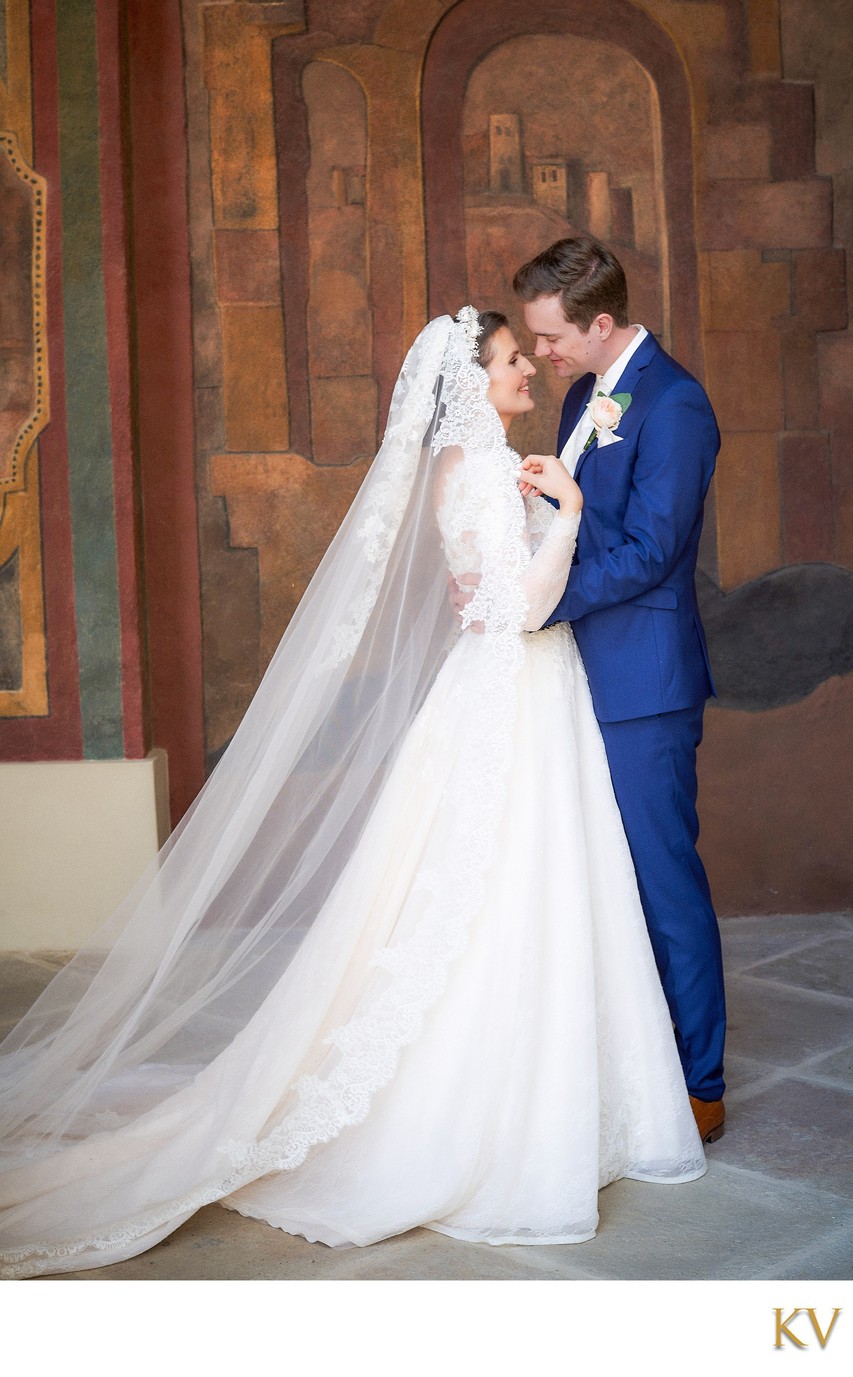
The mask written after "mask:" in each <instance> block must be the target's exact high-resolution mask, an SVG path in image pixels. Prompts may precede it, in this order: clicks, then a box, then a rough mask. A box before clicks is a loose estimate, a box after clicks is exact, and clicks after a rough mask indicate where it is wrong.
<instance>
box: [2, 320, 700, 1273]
mask: <svg viewBox="0 0 853 1377" xmlns="http://www.w3.org/2000/svg"><path fill="white" fill-rule="evenodd" d="M533 372H534V369H533V367H532V366H531V364H530V363H529V362H528V361H527V360H526V359H525V358H524V357H523V356H522V355H521V353H520V351H519V348H518V345H517V344H516V342H515V340H514V339H513V337H512V334H511V333H510V330H509V328H508V325H507V322H506V319H505V318H504V317H503V316H500V315H497V314H496V313H493V312H486V313H484V314H483V315H478V313H477V312H476V311H475V310H474V309H473V307H470V306H468V307H465V308H464V309H463V310H462V311H460V313H459V315H458V316H457V318H456V319H455V320H452V319H451V318H450V317H449V316H442V317H440V318H439V319H437V320H434V321H432V322H431V323H430V324H429V325H427V327H426V328H425V329H424V330H423V331H422V333H421V334H420V335H419V337H418V339H417V340H416V341H415V343H414V345H413V346H412V348H411V350H410V351H409V354H408V357H407V358H406V361H405V363H404V364H403V367H402V370H401V372H400V376H399V379H398V381H397V385H396V389H395V392H394V396H393V400H392V404H391V410H390V414H389V419H388V427H387V431H386V434H385V438H384V441H383V444H382V447H381V449H380V451H379V453H378V455H377V456H376V459H375V461H374V464H373V466H372V468H371V471H370V473H369V475H368V477H367V479H366V480H365V482H364V484H363V486H362V489H361V491H360V493H359V495H358V497H357V498H356V500H355V502H354V503H353V506H352V508H351V509H350V512H349V514H348V516H347V518H346V519H345V521H344V523H343V525H342V527H341V529H340V531H339V532H338V534H337V536H336V537H335V540H334V541H333V543H332V546H331V547H330V549H329V551H328V553H327V555H326V557H325V558H324V560H323V562H322V564H321V565H320V568H319V569H318V571H317V574H316V575H315V577H314V579H313V580H312V582H311V585H310V587H309V589H308V591H307V593H306V595H305V597H304V598H303V600H302V602H301V603H300V606H299V608H298V609H297V612H296V614H295V616H294V618H293V620H292V622H291V624H290V626H289V627H288V630H287V632H286V634H285V636H284V638H283V640H282V642H281V645H280V646H279V648H278V650H277V652H276V655H275V657H274V659H273V661H272V663H271V665H270V667H269V669H268V671H267V673H266V675H265V677H264V680H263V682H262V684H261V686H260V688H259V689H258V692H257V694H256V696H255V699H254V700H253V702H252V704H251V706H250V708H249V711H248V712H247V714H246V717H245V718H244V720H243V722H242V724H241V726H240V729H239V731H238V732H237V734H236V736H235V738H234V741H233V742H232V744H231V746H230V747H229V749H228V751H227V752H226V754H225V756H224V757H223V759H222V761H221V763H220V764H219V766H218V767H217V769H216V771H215V772H214V774H213V775H212V776H211V779H210V780H209V781H208V783H207V785H206V786H205V788H204V789H203V790H202V793H201V794H200V795H199V797H198V799H197V800H196V802H195V804H194V805H193V807H192V809H191V810H190V812H189V813H188V814H187V816H186V817H185V818H184V820H183V821H182V823H181V824H180V826H179V827H178V828H177V829H176V831H175V833H174V834H173V835H172V837H171V838H170V840H169V842H168V843H167V845H166V846H165V847H164V849H163V851H161V853H160V855H159V857H158V858H157V860H156V862H154V863H153V864H152V866H151V868H150V869H149V871H148V872H147V873H146V874H145V875H144V876H143V877H142V879H141V881H140V882H139V884H138V885H137V886H136V888H135V890H134V891H133V892H132V893H131V894H130V896H129V897H128V899H127V900H126V901H125V903H124V904H123V905H122V906H121V908H120V909H119V910H118V911H117V912H116V913H115V914H114V915H113V917H112V918H111V919H110V920H109V922H108V923H107V924H106V925H105V926H104V927H103V928H102V929H101V930H100V931H99V932H98V933H96V935H95V936H94V937H93V938H92V939H91V941H90V942H89V943H88V945H87V946H86V947H84V948H83V949H82V950H81V951H80V952H79V953H78V954H77V955H76V956H75V958H74V959H73V960H72V961H71V962H70V963H69V965H68V966H67V967H66V968H65V970H64V971H62V972H61V973H60V974H59V975H58V976H57V977H56V979H55V980H54V981H53V982H52V984H51V985H50V986H49V987H48V989H47V990H46V991H45V993H44V994H43V995H42V997H41V999H39V1000H38V1001H37V1002H36V1004H35V1006H34V1007H33V1009H32V1010H31V1011H30V1013H29V1014H28V1015H27V1017H26V1018H25V1019H24V1020H23V1021H22V1023H21V1024H20V1025H19V1026H18V1028H17V1029H16V1030H15V1031H14V1033H13V1034H11V1035H10V1037H9V1038H8V1039H7V1040H6V1042H5V1044H4V1045H3V1048H2V1055H0V1065H2V1090H0V1211H2V1213H0V1256H2V1258H3V1262H4V1272H3V1275H5V1276H9V1277H23V1276H32V1275H37V1274H40V1273H45V1272H61V1271H68V1270H77V1269H80V1268H88V1267H99V1266H102V1265H104V1264H105V1263H109V1262H115V1261H118V1260H120V1259H123V1258H128V1257H131V1256H133V1255H135V1254H137V1253H140V1252H142V1251H143V1250H144V1249H146V1248H150V1247H151V1246H152V1245H153V1244H155V1243H157V1242H158V1241H159V1240H160V1239H162V1238H164V1237H165V1236H166V1235H167V1234H169V1233H171V1232H172V1231H173V1230H174V1229H177V1228H178V1227H179V1225H180V1224H182V1223H183V1222H184V1221H185V1220H186V1219H187V1218H188V1217H189V1216H190V1215H191V1214H192V1213H193V1212H194V1211H196V1210H198V1209H199V1208H200V1207H201V1206H203V1205H206V1204H209V1203H211V1202H213V1201H219V1202H220V1203H221V1204H223V1205H225V1206H226V1207H227V1208H229V1209H233V1210H237V1211H239V1212H240V1213H241V1214H244V1215H250V1216H252V1217H255V1218H258V1219H262V1220H266V1221H267V1222H269V1223H270V1224H273V1225H275V1226H277V1227H278V1228H281V1229H284V1230H287V1231H288V1232H291V1233H294V1234H301V1235H304V1237H305V1238H307V1239H308V1240H310V1241H317V1240H319V1241H322V1242H324V1243H327V1244H332V1245H335V1244H337V1245H342V1244H359V1245H363V1244H369V1243H372V1242H375V1241H376V1240H378V1239H381V1238H386V1237H389V1236H391V1235H394V1234H399V1233H402V1232H403V1231H405V1230H408V1229H411V1228H414V1227H416V1226H419V1225H420V1226H426V1227H428V1228H430V1229H435V1230H438V1231H440V1232H442V1233H445V1234H450V1235H452V1236H453V1237H455V1238H463V1239H469V1240H477V1241H482V1242H487V1243H493V1244H520V1243H577V1242H582V1241H583V1240H585V1239H589V1238H591V1237H592V1236H593V1234H594V1232H595V1229H596V1226H597V1222H598V1214H597V1193H598V1191H599V1189H600V1188H601V1187H602V1186H605V1185H607V1184H608V1182H611V1181H614V1180H615V1179H617V1178H618V1177H633V1178H635V1179H638V1180H645V1181H659V1182H681V1181H689V1180H693V1179H695V1178H696V1177H698V1176H701V1175H702V1173H703V1172H704V1170H705V1162H704V1157H703V1152H702V1147H701V1144H700V1141H699V1136H698V1133H697V1130H696V1126H695V1123H694V1120H693V1115H692V1112H691V1109H690V1105H689V1101H688V1097H687V1091H686V1088H685V1085H684V1081H683V1078H682V1073H681V1067H680V1063H679V1059H678V1055H677V1052H676V1047H675V1041H674V1038H673V1033H672V1025H671V1023H670V1019H669V1015H668V1012H667V1008H666V1004H665V1002H664V998H663V994H662V992H661V989H660V985H659V982H658V977H657V973H656V970H655V965H654V960H653V957H652V952H651V948H650V945H649V941H648V937H647V935H646V929H645V923H644V920H643V915H642V910H641V907H640V900H639V897H638V893H637V887H636V884H635V880H634V874H633V870H632V866H631V861H630V857H629V852H628V847H627V843H626V841H625V838H624V834H623V831H622V825H621V821H620V817H619V813H618V810H617V806H616V802H615V800H614V796H613V790H612V787H611V784H610V777H609V774H608V770H607V762H606V759H605V754H604V748H603V745H602V742H601V738H600V735H599V731H598V726H597V723H596V720H595V717H594V715H593V710H592V705H591V701H590V695H589V690H588V687H587V683H586V679H585V675H584V671H583V666H582V664H581V661H580V659H579V657H578V652H577V650H576V647H575V643H574V640H573V637H572V632H571V629H570V628H569V627H568V626H566V625H556V626H554V627H551V628H550V629H548V630H544V631H540V630H538V628H539V627H540V626H541V625H542V623H543V622H544V621H545V619H546V618H547V616H548V615H549V613H550V612H551V611H552V610H553V608H554V607H555V606H556V604H557V601H558V600H559V597H560V595H561V593H562V591H563V589H564V587H565V583H566V579H567V576H568V572H569V567H570V564H571V560H572V554H573V551H574V545H575V537H576V534H577V530H578V525H579V521H580V519H581V512H580V508H581V496H580V490H579V489H578V488H577V485H576V484H575V483H574V480H573V479H572V478H570V477H569V475H568V474H567V472H566V471H565V469H564V468H563V466H562V465H561V464H559V462H558V461H557V460H555V459H546V460H544V461H543V460H535V459H534V460H527V461H525V465H526V469H524V470H522V468H521V461H520V459H519V456H518V455H517V454H515V453H514V452H513V450H511V449H510V447H509V445H508V444H507V440H506V428H507V427H508V426H509V423H510V421H511V420H512V419H513V417H514V416H516V415H518V414H521V413H522V412H525V411H527V410H529V409H530V408H531V407H532V405H533V402H532V400H531V398H530V394H529V391H528V379H529V378H530V376H531V375H532V374H533ZM522 472H523V473H524V477H525V478H526V479H533V480H535V482H536V484H537V486H538V487H539V489H541V490H542V491H543V492H544V493H546V494H547V495H549V496H550V497H551V498H552V499H554V503H555V505H551V504H550V503H548V502H546V501H545V500H544V499H543V498H542V497H538V496H537V497H526V498H524V497H522V496H521V494H520V491H519V486H518V484H519V475H520V473H522ZM555 507H556V509H555ZM448 569H449V571H450V574H451V575H452V576H453V577H454V578H456V579H459V580H462V579H463V576H470V575H472V574H474V575H476V576H477V580H476V587H475V589H474V592H473V595H472V596H471V597H470V598H469V600H468V602H467V604H466V605H465V606H464V608H463V610H462V612H461V615H460V616H459V617H454V615H453V612H452V609H451V605H450V600H449V599H448V595H447V584H448Z"/></svg>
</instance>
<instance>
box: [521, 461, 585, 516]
mask: <svg viewBox="0 0 853 1377" xmlns="http://www.w3.org/2000/svg"><path fill="white" fill-rule="evenodd" d="M528 474H529V475H530V477H529V479H527V482H525V479H526V478H527V475H528ZM520 483H521V487H522V492H523V491H524V488H525V487H526V486H528V483H529V484H530V486H531V488H532V487H535V488H536V489H538V491H539V492H543V493H545V495H546V497H553V498H554V500H555V501H556V502H559V504H560V508H561V510H563V511H567V512H579V511H580V509H581V507H582V506H583V493H582V492H581V490H580V488H579V487H578V485H577V483H576V482H575V480H574V478H572V475H571V474H570V473H569V471H568V469H567V468H566V466H565V464H563V463H561V461H560V460H559V459H558V458H557V456H556V454H528V456H527V458H526V459H522V461H521V470H520Z"/></svg>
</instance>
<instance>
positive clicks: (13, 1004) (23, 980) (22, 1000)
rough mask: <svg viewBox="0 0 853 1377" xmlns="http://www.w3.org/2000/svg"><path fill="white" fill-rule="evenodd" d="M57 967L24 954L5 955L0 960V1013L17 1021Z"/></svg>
mask: <svg viewBox="0 0 853 1377" xmlns="http://www.w3.org/2000/svg"><path fill="white" fill-rule="evenodd" d="M56 969H57V968H55V967H54V968H53V969H51V968H49V967H47V966H43V965H41V964H35V963H34V962H32V961H30V960H28V959H27V958H26V957H25V956H17V955H15V956H6V957H4V958H3V960H2V961H0V1014H2V1017H3V1021H4V1022H7V1021H11V1022H12V1023H17V1021H18V1019H20V1018H23V1016H24V1014H25V1013H26V1012H27V1010H28V1009H29V1007H30V1005H31V1004H33V1003H34V1002H35V1000H36V999H38V997H39V995H40V994H41V992H42V990H43V989H44V987H45V985H47V983H48V982H49V981H50V980H51V979H52V977H53V975H54V974H55V971H56Z"/></svg>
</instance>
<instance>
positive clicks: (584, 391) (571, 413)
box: [557, 373, 595, 454]
mask: <svg viewBox="0 0 853 1377" xmlns="http://www.w3.org/2000/svg"><path fill="white" fill-rule="evenodd" d="M594 386H595V374H594V373H587V374H586V375H585V376H584V377H583V378H578V381H577V382H576V383H575V385H574V386H573V387H572V389H571V391H570V392H569V394H568V396H567V397H566V401H567V402H568V400H569V397H571V394H572V392H574V393H575V394H576V395H575V396H574V397H573V398H572V403H571V405H570V406H566V408H565V409H564V411H563V414H562V416H561V417H560V430H559V433H558V435H557V453H558V454H562V452H563V450H564V448H565V445H566V441H567V440H568V438H569V436H570V435H571V433H572V431H573V430H574V428H575V426H576V425H577V423H578V418H579V416H580V414H581V412H582V411H583V409H584V407H585V406H586V404H587V402H588V401H589V399H590V397H591V396H592V389H593V387H594Z"/></svg>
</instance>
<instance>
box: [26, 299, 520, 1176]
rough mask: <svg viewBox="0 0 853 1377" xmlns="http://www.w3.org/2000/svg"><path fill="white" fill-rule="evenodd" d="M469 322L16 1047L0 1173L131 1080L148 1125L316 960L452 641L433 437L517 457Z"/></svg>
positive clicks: (391, 425) (418, 346)
mask: <svg viewBox="0 0 853 1377" xmlns="http://www.w3.org/2000/svg"><path fill="white" fill-rule="evenodd" d="M476 330H477V316H476V312H474V311H473V308H465V311H463V312H460V317H459V318H458V320H457V321H453V320H452V319H451V318H450V317H449V316H443V317H441V318H439V319H437V320H435V321H432V322H431V323H430V324H429V325H428V326H427V327H426V328H425V329H424V330H423V332H422V333H421V334H420V336H419V337H418V339H417V340H416V341H415V343H414V345H413V346H412V348H411V350H410V352H409V354H408V356H407V358H406V361H405V363H404V365H403V368H402V370H401V372H400V375H399V378H398V381H397V384H396V388H395V391H394V394H393V400H392V403H391V408H390V413H389V419H388V425H387V430H386V433H385V437H384V441H383V443H382V447H381V449H380V450H379V452H378V454H377V455H376V458H375V461H374V463H373V464H372V466H371V469H370V472H369V473H368V476H367V478H366V479H365V481H364V483H363V485H362V488H361V490H360V492H359V494H358V496H357V498H356V500H355V502H354V503H353V505H352V508H351V509H350V511H349V513H348V515H347V517H346V518H345V520H344V522H343V525H342V526H341V528H340V530H339V532H338V534H337V536H336V537H335V539H334V541H333V542H332V545H331V547H330V548H329V550H328V552H327V554H326V556H325V558H324V559H323V561H322V563H321V565H320V567H319V568H318V570H317V572H316V574H315V576H314V578H313V580H312V581H311V584H310V586H309V588H308V590H307V592H306V594H305V596H304V598H303V599H302V601H301V603H300V605H299V607H298V609H297V611H296V613H295V615H294V617H293V619H292V621H291V624H290V626H289V627H288V629H287V631H286V633H285V635H284V637H283V639H282V641H281V644H280V645H279V647H278V649H277V651H276V654H275V656H274V658H273V660H272V662H271V664H270V666H269V668H268V670H267V672H266V675H265V677H264V679H263V681H262V683H261V685H260V687H259V689H258V691H257V694H256V696H255V698H254V700H253V701H252V703H251V705H250V707H249V709H248V711H247V713H246V715H245V718H244V720H243V722H242V723H241V725H240V727H239V730H238V731H237V733H236V735H235V737H234V739H233V742H232V743H231V745H230V746H229V748H228V750H227V751H226V753H225V755H224V756H223V758H222V760H221V761H220V763H219V765H218V766H217V768H216V769H215V771H214V772H213V774H212V776H211V778H210V779H209V780H208V782H207V784H206V786H205V787H204V789H203V790H202V792H201V794H200V795H199V796H198V798H197V799H196V801H195V803H194V804H193V806H192V808H191V809H190V810H189V812H188V813H187V815H186V816H185V818H184V819H183V821H182V822H181V824H180V825H179V826H178V827H177V828H176V830H175V832H174V833H173V835H172V837H171V838H170V839H169V841H168V842H167V844H166V845H165V846H164V848H163V850H162V851H161V852H160V854H159V856H158V857H157V859H156V861H155V862H153V863H152V864H151V866H150V867H149V868H148V870H147V871H146V872H145V874H144V875H143V876H142V878H141V879H140V881H139V882H138V884H137V885H136V886H135V888H134V889H133V891H132V892H131V893H130V894H129V895H128V897H127V899H126V900H125V901H124V902H123V903H122V904H121V906H120V907H119V908H118V909H117V911H116V912H115V913H114V914H113V916H112V917H111V918H110V919H109V920H108V921H107V923H106V924H104V926H102V927H101V928H100V930H99V931H97V932H96V933H95V935H94V936H93V937H92V938H91V939H90V941H89V942H88V943H87V944H86V945H85V946H84V947H83V948H82V949H81V950H80V951H79V952H78V953H77V955H76V956H75V957H74V958H73V960H72V961H71V962H70V964H69V965H68V966H67V967H66V968H65V969H64V970H63V971H61V972H60V973H59V974H58V975H57V977H56V978H55V979H54V980H53V982H52V983H51V984H50V986H49V987H48V988H47V989H46V991H45V992H44V994H43V995H42V996H41V998H40V999H39V1000H38V1001H37V1002H36V1004H35V1005H34V1006H33V1008H32V1009H31V1011H30V1012H29V1014H28V1015H27V1016H26V1017H25V1018H24V1019H23V1021H22V1022H21V1023H20V1024H19V1026H18V1027H17V1029H16V1030H15V1031H14V1032H12V1033H11V1034H10V1035H9V1037H8V1038H7V1039H6V1041H5V1042H4V1044H3V1046H2V1049H0V1072H2V1086H0V1161H2V1160H3V1154H6V1160H7V1161H8V1160H9V1159H10V1158H11V1162H12V1164H14V1163H16V1162H20V1161H21V1160H22V1159H24V1160H30V1161H32V1160H34V1159H35V1160H39V1159H42V1158H44V1157H46V1156H51V1155H53V1154H55V1153H56V1152H57V1151H60V1150H61V1149H62V1148H63V1146H67V1144H68V1143H73V1142H75V1141H76V1142H79V1141H80V1140H81V1139H82V1138H85V1137H86V1135H87V1134H90V1133H92V1132H95V1131H98V1130H100V1129H105V1128H108V1127H109V1125H110V1124H111V1123H112V1122H116V1123H119V1122H121V1108H122V1094H121V1093H120V1092H121V1088H122V1087H124V1088H125V1091H126V1094H127V1095H128V1096H129V1097H130V1099H131V1101H132V1103H133V1105H134V1108H135V1110H136V1112H137V1113H138V1112H139V1109H140V1107H141V1105H142V1104H143V1101H141V1100H140V1096H142V1095H143V1093H144V1095H145V1096H147V1097H148V1098H147V1100H145V1101H144V1104H147V1105H148V1106H149V1107H154V1106H156V1105H157V1104H164V1103H165V1102H166V1101H167V1099H168V1097H169V1096H171V1095H174V1094H175V1092H176V1090H179V1089H180V1088H181V1087H182V1086H186V1085H189V1084H191V1083H192V1081H193V1080H194V1079H195V1078H197V1077H198V1075H199V1073H200V1072H201V1071H202V1070H203V1069H204V1068H205V1067H210V1066H211V1064H212V1063H213V1062H214V1061H215V1060H216V1058H217V1057H218V1056H219V1055H220V1054H221V1053H222V1052H223V1050H224V1049H226V1048H227V1047H228V1046H229V1044H231V1043H232V1042H233V1040H234V1039H235V1038H236V1037H237V1036H238V1035H239V1034H240V1033H241V1030H243V1029H245V1028H246V1026H247V1024H248V1023H249V1021H250V1020H251V1018H252V1016H253V1015H254V1013H255V1012H256V1011H257V1010H258V1009H259V1008H260V1007H261V1005H262V1004H263V1002H264V1001H265V1000H266V999H267V998H268V996H269V995H270V993H271V991H273V990H274V988H275V987H276V985H277V982H279V981H280V980H281V978H282V975H283V973H284V972H285V970H286V969H287V967H288V965H289V963H291V962H292V961H293V959H294V957H295V956H296V955H297V954H298V953H299V952H300V950H301V949H302V947H303V944H304V942H305V938H306V934H307V933H309V931H310V930H311V927H312V924H313V923H314V922H315V921H316V919H317V915H318V914H320V913H321V911H322V909H323V905H324V902H325V901H326V900H327V899H328V897H329V896H330V894H331V893H332V891H333V889H334V887H335V885H336V883H337V881H338V879H339V877H340V876H341V874H342V871H343V870H344V867H345V866H346V865H347V863H348V860H349V859H350V857H351V856H352V854H353V851H354V848H355V846H356V844H357V842H358V839H359V838H360V837H361V836H362V834H363V832H364V828H365V825H366V823H367V821H368V819H369V817H370V814H371V810H372V808H373V807H374V804H375V801H376V799H377V797H378V795H379V793H380V791H381V789H382V786H383V782H384V781H385V780H386V779H387V777H388V774H389V771H390V770H391V768H392V766H393V763H394V760H395V757H396V754H397V751H398V749H399V747H400V744H401V742H402V740H403V738H404V736H405V734H406V732H407V730H408V728H409V727H410V725H411V723H412V722H413V720H414V718H415V717H416V715H417V713H418V710H419V708H420V706H421V704H422V703H423V700H424V697H425V695H426V693H427V692H428V690H429V688H430V685H431V684H432V683H433V681H434V680H435V678H436V675H437V673H438V671H439V669H440V667H441V665H442V662H443V660H444V659H445V657H446V656H447V654H448V652H449V650H450V648H451V647H452V645H453V643H454V641H455V640H456V638H457V637H458V636H459V634H460V630H459V626H458V625H457V623H456V621H455V619H454V617H453V615H452V611H451V608H450V605H449V600H448V589H447V575H448V568H447V561H446V558H445V555H444V552H443V550H442V543H441V538H440V533H439V530H438V526H437V521H436V483H437V479H438V477H439V474H438V466H439V464H440V463H441V454H442V444H441V443H440V442H439V441H440V440H441V435H440V434H439V435H438V439H437V432H440V428H441V427H442V425H443V426H444V427H445V432H446V434H447V436H449V438H450V439H452V438H453V429H454V426H453V417H454V415H455V416H456V417H457V419H458V418H460V417H461V418H462V419H463V420H464V428H465V430H466V433H469V434H470V433H471V431H472V428H473V431H475V432H476V431H477V429H478V428H479V429H480V431H481V432H485V433H488V434H489V435H490V436H491V437H492V438H493V439H494V443H495V444H498V443H503V433H502V430H501V428H500V423H499V422H498V418H497V416H496V413H495V412H494V411H493V410H492V408H491V407H490V406H489V404H488V403H487V400H486V390H487V385H488V378H487V376H486V374H485V372H484V370H483V369H481V368H480V367H479V365H477V364H476V363H474V362H473V358H472V350H473V343H474V339H475V337H476ZM478 615H482V612H480V613H478ZM140 1068H141V1069H142V1070H143V1071H144V1072H145V1075H144V1077H142V1076H137V1077H136V1080H134V1076H135V1075H136V1073H137V1071H138V1070H139V1069H140ZM226 1165H227V1164H226Z"/></svg>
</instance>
